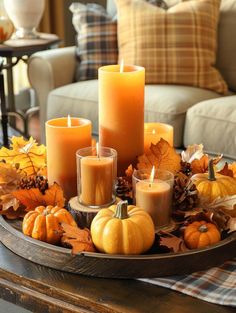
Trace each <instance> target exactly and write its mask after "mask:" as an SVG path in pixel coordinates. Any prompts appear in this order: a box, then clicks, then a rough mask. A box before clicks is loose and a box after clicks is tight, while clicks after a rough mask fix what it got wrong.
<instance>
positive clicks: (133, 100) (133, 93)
mask: <svg viewBox="0 0 236 313" xmlns="http://www.w3.org/2000/svg"><path fill="white" fill-rule="evenodd" d="M144 84H145V69H144V68H143V67H139V66H128V65H125V66H124V69H123V71H121V68H120V65H108V66H103V67H101V68H99V141H100V144H101V145H102V146H104V147H112V148H114V149H115V150H116V151H117V172H118V175H119V176H120V175H124V172H125V170H126V169H127V167H128V166H129V165H130V164H131V163H133V162H135V160H136V157H137V156H139V155H142V154H143V143H144Z"/></svg>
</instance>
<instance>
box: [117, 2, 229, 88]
mask: <svg viewBox="0 0 236 313" xmlns="http://www.w3.org/2000/svg"><path fill="white" fill-rule="evenodd" d="M116 1H117V7H118V46H119V58H120V59H121V58H123V59H124V61H125V63H126V64H136V65H141V66H144V67H145V69H146V83H150V84H156V83H158V84H181V85H191V86H196V87H201V88H206V89H210V90H213V91H216V92H218V93H222V94H225V93H227V85H226V83H225V81H224V80H223V78H222V77H221V75H220V73H219V72H218V70H217V69H216V68H215V67H214V64H215V59H216V46H217V24H218V17H219V5H220V0H189V1H182V2H180V3H177V4H176V5H174V6H172V7H170V8H169V9H167V10H164V9H162V8H159V7H156V6H153V5H152V4H150V3H147V2H146V1H144V0H135V1H132V0H116Z"/></svg>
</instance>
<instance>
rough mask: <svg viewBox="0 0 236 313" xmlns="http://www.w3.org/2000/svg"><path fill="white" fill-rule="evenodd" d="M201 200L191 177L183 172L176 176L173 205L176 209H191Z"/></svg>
mask: <svg viewBox="0 0 236 313" xmlns="http://www.w3.org/2000/svg"><path fill="white" fill-rule="evenodd" d="M198 201H199V198H198V192H197V188H196V186H195V185H194V183H193V182H192V181H191V179H190V178H189V177H188V176H186V175H185V174H183V173H178V174H177V175H176V176H175V182H174V192H173V205H174V209H175V210H181V211H189V210H192V209H193V208H194V207H196V206H197V204H198Z"/></svg>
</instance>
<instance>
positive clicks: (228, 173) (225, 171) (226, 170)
mask: <svg viewBox="0 0 236 313" xmlns="http://www.w3.org/2000/svg"><path fill="white" fill-rule="evenodd" d="M217 173H219V174H221V175H225V176H230V177H234V173H233V171H232V170H231V169H230V168H229V164H228V163H227V162H225V165H224V167H223V168H222V169H221V170H220V171H219V172H217Z"/></svg>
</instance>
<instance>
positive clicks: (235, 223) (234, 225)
mask: <svg viewBox="0 0 236 313" xmlns="http://www.w3.org/2000/svg"><path fill="white" fill-rule="evenodd" d="M227 227H228V229H229V233H232V232H233V231H236V217H234V218H230V219H229V221H228V224H227Z"/></svg>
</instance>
